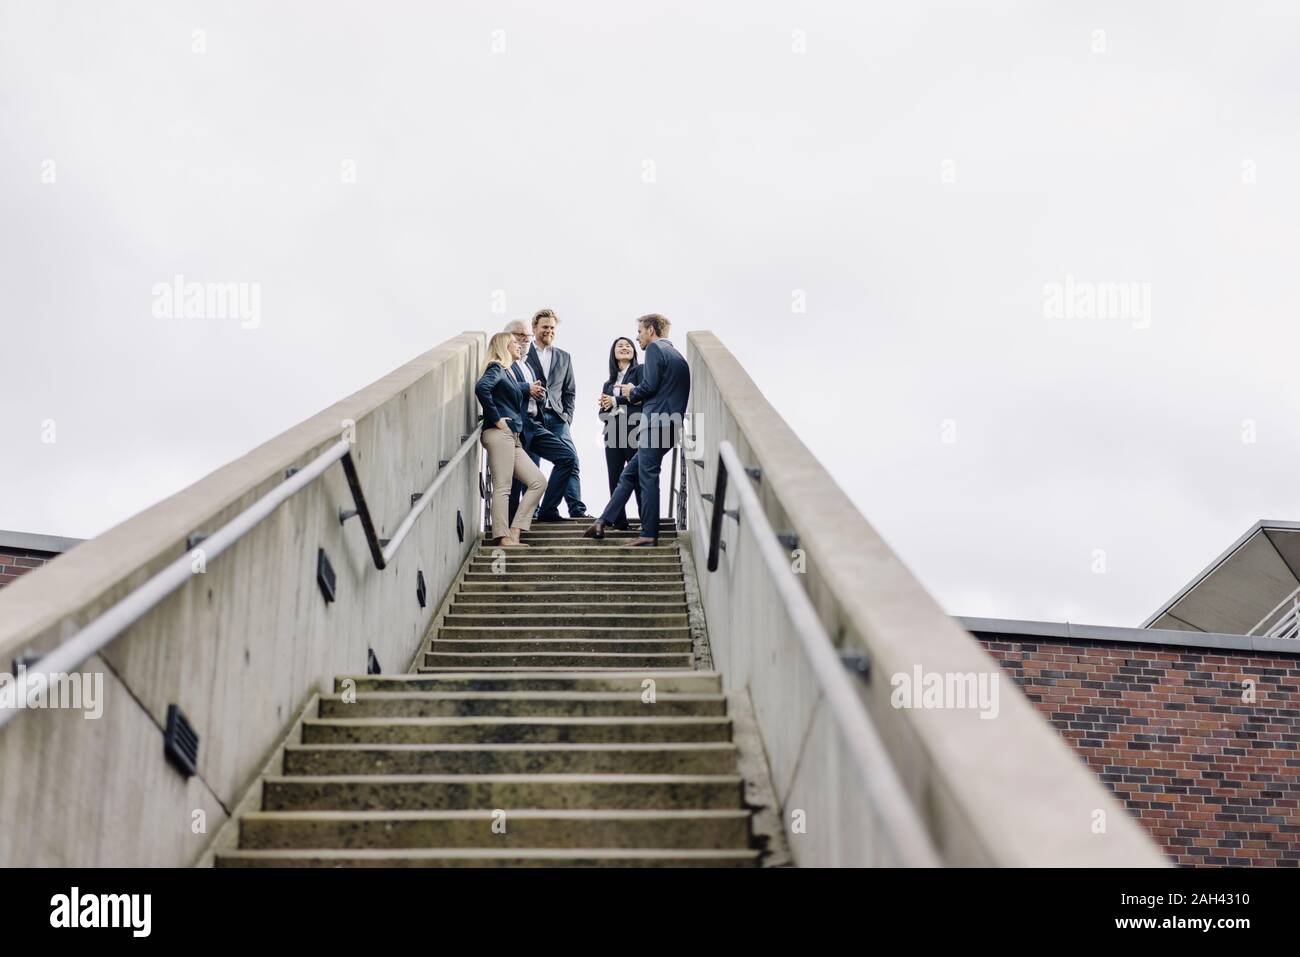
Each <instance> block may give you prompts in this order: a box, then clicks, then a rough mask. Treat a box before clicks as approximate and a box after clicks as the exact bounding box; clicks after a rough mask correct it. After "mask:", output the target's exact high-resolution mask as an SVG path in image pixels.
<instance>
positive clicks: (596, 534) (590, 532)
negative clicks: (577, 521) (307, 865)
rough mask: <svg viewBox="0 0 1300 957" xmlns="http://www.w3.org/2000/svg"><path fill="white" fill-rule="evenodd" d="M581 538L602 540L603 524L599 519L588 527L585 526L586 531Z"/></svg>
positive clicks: (603, 533) (603, 534) (603, 535)
mask: <svg viewBox="0 0 1300 957" xmlns="http://www.w3.org/2000/svg"><path fill="white" fill-rule="evenodd" d="M582 537H583V538H596V539H601V538H604V537H605V523H604V522H602V521H601V520H600V519H596V520H595V521H594V522H592V523H591V524H590V525H588V526H587V530H586V531H585V532H583V533H582Z"/></svg>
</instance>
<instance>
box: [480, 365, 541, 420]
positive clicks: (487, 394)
mask: <svg viewBox="0 0 1300 957" xmlns="http://www.w3.org/2000/svg"><path fill="white" fill-rule="evenodd" d="M474 395H476V396H477V397H478V404H479V405H481V406H482V407H483V428H485V429H495V428H496V427H497V422H498V421H499V420H500V419H506V420H507V421H508V422H509V423H510V428H511V430H512V431H514V432H516V433H521V432H523V430H524V412H525V410H526V409H527V408H528V392H527V391H526V387H525V386H524V385H523V384H522V383H520V382H519V380H518V379H516V378H515V376H514V374H513V373H511V372H508V371H506V369H505V368H503V367H502V365H501V363H499V362H493V363H492V364H491V365H489V366H488V367H487V369H485V370H484V371H483V375H482V376H480V377H479V380H478V382H477V384H475V386H474Z"/></svg>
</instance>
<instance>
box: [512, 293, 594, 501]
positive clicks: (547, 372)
mask: <svg viewBox="0 0 1300 957" xmlns="http://www.w3.org/2000/svg"><path fill="white" fill-rule="evenodd" d="M558 325H559V319H558V318H557V317H556V315H555V313H553V312H551V310H549V309H543V310H541V311H540V312H538V313H537V314H536V315H535V316H533V334H530V333H529V331H528V328H527V326H525V324H524V323H523V321H522V320H518V319H517V320H515V321H514V322H511V323H509V324H507V326H506V329H505V331H506V332H509V333H510V334H511V335H513V336H514V337H515V341H516V342H518V343H519V345H520V346H521V347H523V349H524V350H525V356H524V358H523V359H522V360H521V361H519V362H516V363H514V364H513V365H511V367H510V371H511V373H512V374H513V375H514V376H515V378H516V379H518V380H519V381H520V382H523V383H525V384H527V385H528V387H529V393H528V394H529V400H528V408H527V410H526V414H525V415H524V431H523V435H522V436H520V438H521V440H522V442H523V445H524V450H525V451H526V452H527V453H528V457H529V458H531V459H532V460H533V462H534V463H536V462H538V461H539V460H540V459H546V461H548V462H550V463H551V477H550V480H549V481H548V482H547V485H546V494H545V495H544V496H543V497H542V501H541V505H540V506H539V507H538V509H537V518H536V520H537V521H540V522H558V521H562V519H561V517H560V511H559V506H560V499H561V498H563V499H565V500H566V501H567V502H568V507H569V516H570V517H571V518H583V517H585V516H586V514H587V507H586V506H585V505H583V503H582V498H581V485H580V480H579V478H578V450H577V447H576V446H574V444H573V439H572V438H571V437H570V436H569V423H570V422H572V421H573V405H574V399H575V397H576V395H577V387H576V386H575V384H574V379H573V362H572V360H571V358H570V357H569V354H568V353H567V352H565V351H564V350H563V349H557V348H555V347H554V345H553V343H554V342H555V333H556V327H557V326H558ZM530 341H535V344H534V345H532V346H531V347H530V346H529V343H530ZM539 347H540V348H539ZM523 488H524V486H523V483H521V482H517V481H516V482H515V483H514V484H513V485H512V486H511V489H510V517H511V519H513V518H514V513H515V509H517V508H518V507H519V498H520V496H521V495H522V494H523Z"/></svg>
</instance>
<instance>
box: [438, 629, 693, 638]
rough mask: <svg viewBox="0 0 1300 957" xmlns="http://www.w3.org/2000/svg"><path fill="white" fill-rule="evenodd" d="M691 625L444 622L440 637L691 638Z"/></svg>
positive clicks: (439, 633) (439, 630)
mask: <svg viewBox="0 0 1300 957" xmlns="http://www.w3.org/2000/svg"><path fill="white" fill-rule="evenodd" d="M690 637H691V629H690V628H688V627H687V626H686V625H677V626H667V627H665V626H646V627H643V626H640V625H629V626H613V625H602V626H600V627H595V628H585V627H583V626H581V625H443V626H442V627H441V628H439V629H438V640H439V641H443V640H459V641H474V640H475V639H484V640H488V639H494V638H495V639H497V640H502V639H512V640H518V639H538V638H570V639H577V640H580V641H591V640H596V639H606V640H612V639H628V640H632V639H639V640H645V639H647V638H678V639H684V640H687V641H689V640H690Z"/></svg>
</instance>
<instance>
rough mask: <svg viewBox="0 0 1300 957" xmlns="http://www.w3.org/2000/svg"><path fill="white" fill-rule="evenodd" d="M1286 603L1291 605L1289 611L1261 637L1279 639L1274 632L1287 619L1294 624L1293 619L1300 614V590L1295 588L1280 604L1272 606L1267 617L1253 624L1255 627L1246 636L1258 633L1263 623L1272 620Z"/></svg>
mask: <svg viewBox="0 0 1300 957" xmlns="http://www.w3.org/2000/svg"><path fill="white" fill-rule="evenodd" d="M1287 602H1290V603H1291V606H1292V607H1291V611H1289V612H1287V613H1286V614H1285V615H1283V616H1282V617H1281V618H1279V619H1278V620H1277V623H1276V624H1274V625H1273V627H1272V628H1270V629H1269V630H1268V632H1267V633H1266V634H1265V635H1264V636H1263V637H1265V638H1277V637H1280V636H1279V635H1277V634H1275V632H1277V631H1278V630H1279V629H1280V628H1282V626H1283V625H1284V624H1285V623H1286V622H1287V621H1288V619H1290V620H1291V621H1292V623H1293V624H1294V622H1295V618H1296V616H1297V614H1298V613H1300V588H1297V589H1296V590H1295V591H1293V592H1291V594H1289V595H1287V596H1286V597H1285V598H1283V599H1282V600H1281V601H1280V602H1278V603H1277V604H1276V605H1274V606H1273V610H1272V611H1270V612H1269V613H1268V614H1267V615H1265V616H1264V617H1263V618H1261V619H1260V620H1259V621H1257V622H1255V627H1254V628H1252V629H1250V631H1248V632H1246V634H1248V635H1254V634H1255V632H1257V631H1259V629H1260V628H1262V627H1263V626H1264V622H1266V621H1268V620H1269V619H1270V618H1272V617H1273V616H1274V615H1276V614H1277V613H1278V612H1279V611H1281V610H1282V606H1283V605H1285V604H1286V603H1287ZM1282 630H1286V629H1282ZM1293 637H1294V636H1293Z"/></svg>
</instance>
